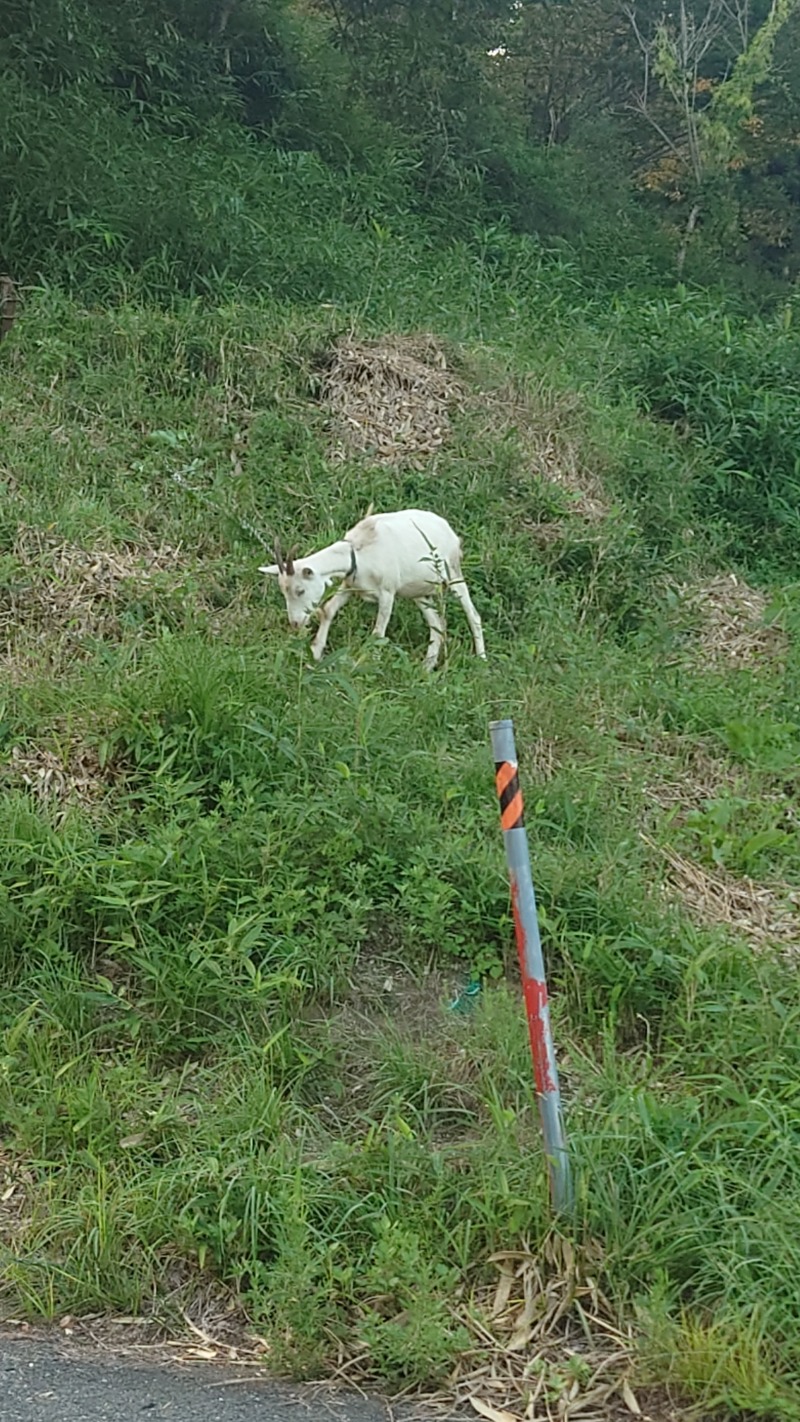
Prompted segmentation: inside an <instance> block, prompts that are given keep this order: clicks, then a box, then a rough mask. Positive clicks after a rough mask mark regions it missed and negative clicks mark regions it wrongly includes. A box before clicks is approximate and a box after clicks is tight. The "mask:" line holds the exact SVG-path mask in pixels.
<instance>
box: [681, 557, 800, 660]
mask: <svg viewBox="0 0 800 1422" xmlns="http://www.w3.org/2000/svg"><path fill="white" fill-rule="evenodd" d="M678 591H679V593H680V596H681V599H682V602H683V606H684V607H685V608H686V609H687V610H688V611H689V613H690V615H692V617H693V619H694V620H695V621H696V624H697V633H696V636H695V638H694V641H693V646H692V656H693V658H694V659H697V660H699V661H701V662H702V663H703V664H705V665H708V664H710V665H712V666H737V667H752V666H758V665H759V664H762V663H763V662H765V661H768V660H772V659H774V658H776V657H780V656H781V655H782V654H783V653H784V652H785V650H786V635H785V633H784V632H783V631H782V629H781V628H779V627H775V626H770V625H769V624H767V622H766V621H765V619H766V613H767V605H768V604H767V599H766V597H765V595H764V593H763V592H761V591H760V589H758V588H753V587H750V585H749V584H748V583H746V582H745V581H744V580H743V579H742V578H740V577H738V576H737V574H736V573H720V574H719V576H717V577H715V578H710V579H709V580H708V581H706V582H702V583H695V584H684V585H682V586H681V587H680V588H679V589H678Z"/></svg>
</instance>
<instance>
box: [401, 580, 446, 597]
mask: <svg viewBox="0 0 800 1422" xmlns="http://www.w3.org/2000/svg"><path fill="white" fill-rule="evenodd" d="M441 586H442V584H441V583H440V582H439V581H438V579H433V580H432V579H429V578H420V579H419V581H416V582H413V583H404V584H403V586H402V587H401V588H400V589H399V591H398V594H397V596H398V597H433V596H434V594H435V593H437V592H438V591H439V590H440V588H441Z"/></svg>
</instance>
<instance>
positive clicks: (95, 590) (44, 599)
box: [0, 526, 186, 682]
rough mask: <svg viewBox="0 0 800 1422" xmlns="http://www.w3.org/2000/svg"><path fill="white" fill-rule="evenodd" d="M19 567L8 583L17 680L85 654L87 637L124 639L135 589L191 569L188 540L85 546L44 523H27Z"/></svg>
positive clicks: (0, 660) (5, 643) (6, 634)
mask: <svg viewBox="0 0 800 1422" xmlns="http://www.w3.org/2000/svg"><path fill="white" fill-rule="evenodd" d="M13 556H14V558H15V559H16V562H17V565H18V569H19V571H18V572H17V573H16V575H12V576H11V577H10V578H9V579H8V580H7V582H6V585H5V586H4V587H3V588H0V665H4V666H5V669H6V672H7V674H8V675H9V676H10V678H11V679H13V680H14V681H17V682H19V681H21V680H23V679H25V677H26V676H28V675H31V674H32V673H33V671H34V669H35V667H36V665H37V662H38V664H39V666H40V667H41V660H42V654H47V656H48V657H49V660H50V661H51V662H54V663H55V664H56V665H62V664H63V663H65V662H68V661H71V660H73V659H74V658H75V657H76V656H79V655H80V654H81V651H82V650H83V649H82V645H81V644H82V642H83V639H84V638H86V637H94V638H98V637H99V638H107V639H110V640H111V639H113V640H117V639H118V638H119V636H120V634H121V627H120V614H121V612H122V610H123V609H124V607H125V606H126V605H127V604H129V603H130V601H131V598H132V595H136V594H137V593H138V594H141V591H142V590H143V589H145V588H147V587H148V585H150V584H151V583H152V582H153V581H154V580H155V579H156V578H157V577H158V576H159V575H164V574H170V575H172V576H173V577H174V579H175V583H176V585H177V584H178V582H179V581H180V576H181V574H182V573H183V572H184V571H185V562H186V559H185V555H184V554H183V553H182V550H181V548H180V547H174V546H173V545H171V544H168V543H162V544H160V545H159V546H158V547H155V548H147V547H145V548H136V549H130V548H114V549H106V548H95V549H87V548H81V547H79V546H78V545H76V544H73V543H69V542H65V541H63V540H61V539H59V538H58V537H57V536H56V535H55V534H53V533H50V532H45V531H43V530H41V529H38V528H32V527H26V526H23V527H22V528H20V530H19V532H18V534H17V538H16V541H15V544H14V548H13Z"/></svg>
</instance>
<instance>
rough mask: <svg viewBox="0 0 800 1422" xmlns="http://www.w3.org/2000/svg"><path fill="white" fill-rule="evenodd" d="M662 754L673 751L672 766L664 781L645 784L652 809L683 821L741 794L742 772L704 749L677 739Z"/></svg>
mask: <svg viewBox="0 0 800 1422" xmlns="http://www.w3.org/2000/svg"><path fill="white" fill-rule="evenodd" d="M659 751H661V752H666V753H667V754H669V753H670V751H672V752H673V754H672V757H671V760H672V763H671V765H670V768H669V770H668V771H667V772H666V773H665V774H664V775H663V777H656V776H655V775H654V776H653V777H652V778H651V777H649V776H648V778H647V780H646V781H645V785H644V794H645V797H646V801H647V805H648V808H649V809H652V808H653V806H655V807H657V809H658V810H663V811H666V812H667V813H669V814H671V815H672V816H673V817H674V818H676V819H678V820H680V819H682V818H683V817H684V816H685V814H687V813H688V812H689V811H690V810H702V809H704V808H705V806H706V805H707V804H708V803H709V802H710V801H711V802H713V801H714V800H719V799H721V798H723V797H726V796H729V795H735V794H736V793H737V791H738V790H739V787H740V785H741V783H742V775H741V772H737V771H736V770H735V769H734V768H733V767H731V766H730V765H729V764H728V762H727V761H724V760H721V759H720V758H719V757H718V756H714V755H711V753H710V752H709V751H708V750H707V749H706V747H705V746H703V745H692V744H689V745H683V744H681V742H680V741H679V740H677V739H670V740H669V741H668V742H667V743H666V744H662V745H659ZM762 798H763V793H762ZM775 798H776V799H778V798H779V797H778V796H776V797H775Z"/></svg>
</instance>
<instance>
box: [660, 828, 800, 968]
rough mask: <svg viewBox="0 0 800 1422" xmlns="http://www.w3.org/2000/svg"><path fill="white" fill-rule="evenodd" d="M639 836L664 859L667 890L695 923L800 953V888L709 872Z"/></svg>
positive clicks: (760, 946)
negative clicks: (781, 886) (729, 931)
mask: <svg viewBox="0 0 800 1422" xmlns="http://www.w3.org/2000/svg"><path fill="white" fill-rule="evenodd" d="M643 838H644V839H645V842H646V843H647V844H649V845H650V847H651V848H652V849H655V848H657V849H658V852H659V853H660V854H661V855H663V857H664V859H665V860H666V863H667V871H666V876H665V885H664V888H665V891H666V893H667V894H668V895H670V896H671V897H677V898H678V899H679V900H680V901H681V902H682V903H683V904H684V905H685V906H686V908H687V909H688V910H689V913H690V914H691V915H692V917H693V918H694V919H695V920H696V922H697V923H700V924H703V925H704V926H705V927H707V928H727V929H730V930H731V931H732V932H733V933H736V934H738V935H739V936H740V937H742V938H744V939H746V940H747V941H748V942H749V943H751V944H752V946H753V947H754V948H758V949H765V948H777V949H779V950H780V951H781V952H782V953H785V954H786V955H787V956H788V957H791V958H796V957H797V956H798V954H800V894H798V893H796V892H793V891H792V890H790V889H789V888H788V886H786V887H784V888H774V887H771V886H768V885H765V884H757V883H756V882H755V881H754V880H753V879H749V878H747V877H743V878H738V879H737V878H736V877H735V876H734V875H733V874H727V873H725V872H724V871H721V870H715V871H714V872H712V871H711V870H709V869H705V868H703V867H702V866H701V865H699V864H695V863H694V862H693V861H692V860H690V859H686V858H684V856H683V855H681V854H678V853H676V851H675V850H674V849H669V848H668V847H666V846H665V845H659V846H656V845H655V844H654V843H653V841H652V840H650V839H648V838H647V836H643Z"/></svg>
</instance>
